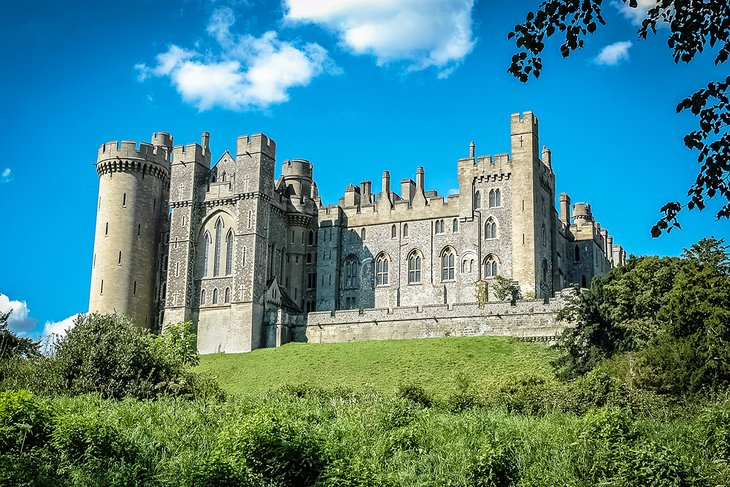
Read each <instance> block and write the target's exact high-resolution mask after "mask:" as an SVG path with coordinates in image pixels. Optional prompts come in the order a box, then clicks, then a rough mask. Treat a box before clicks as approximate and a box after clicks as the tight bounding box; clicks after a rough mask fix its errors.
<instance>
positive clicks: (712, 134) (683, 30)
mask: <svg viewBox="0 0 730 487" xmlns="http://www.w3.org/2000/svg"><path fill="white" fill-rule="evenodd" d="M622 3H623V4H625V5H627V6H628V7H630V8H637V1H636V0H622ZM601 6H602V1H601V0H544V1H543V2H542V3H541V4H540V6H539V7H538V9H537V10H536V11H534V12H529V13H528V14H527V17H526V19H525V22H524V23H522V24H518V25H516V26H515V28H514V30H513V31H512V32H510V33H509V35H508V38H510V39H514V40H515V43H516V47H517V49H518V50H519V52H517V53H516V54H515V55H514V56H512V63H511V65H510V67H509V69H508V71H509V72H510V73H512V74H513V75H514V76H515V77H517V78H518V79H519V80H520V81H522V82H526V81H527V80H528V79H529V78H530V76H534V77H535V78H538V77H539V76H540V73H541V72H542V69H543V64H542V58H541V53H542V51H543V49H544V48H545V40H546V39H547V38H549V37H552V36H554V35H556V34H560V35H561V36H562V35H564V38H565V40H564V42H563V44H562V45H561V46H560V52H561V53H562V55H563V57H567V56H569V55H570V53H571V52H572V51H574V50H576V49H580V48H582V47H583V45H584V38H585V37H586V36H587V35H589V34H592V33H594V32H595V31H596V30H597V29H598V26H599V25H605V23H606V22H605V20H604V19H603V16H602V14H601ZM658 25H660V26H666V27H667V29H661V31H660V32H662V33H664V32H667V34H668V37H667V44H668V46H669V49H670V51H671V52H672V57H673V59H674V62H676V63H679V62H684V63H689V62H690V61H692V60H693V59H694V58H695V56H696V55H697V54H698V53H701V52H703V51H705V50H707V49H708V48H709V49H712V48H716V50H717V53H716V55H715V64H716V65H718V64H722V63H725V62H726V61H727V59H728V57H729V55H730V3H728V2H727V0H703V1H700V0H692V1H687V0H657V2H656V4H655V6H653V7H652V8H650V9H649V11H648V12H647V15H646V18H645V19H644V20H643V21H642V24H641V27H640V28H639V31H638V35H639V38H641V39H646V38H647V36H648V35H649V33H652V34H657V26H658ZM728 87H730V76H728V77H727V78H726V79H724V80H718V81H715V82H710V83H708V85H707V86H706V87H705V88H702V89H700V90H699V91H697V92H696V93H694V94H692V95H690V96H688V97H687V98H685V99H684V100H682V101H681V102H680V103H679V104H678V105H677V112H681V111H684V110H689V111H690V112H691V113H692V114H693V115H695V116H697V117H699V120H698V129H697V130H695V131H693V132H691V133H689V134H687V135H686V136H685V138H684V144H685V146H687V147H688V148H689V149H696V150H697V151H698V156H697V161H698V162H699V163H700V165H701V167H700V171H699V174H698V175H697V178H696V179H695V182H694V184H693V185H692V186H691V187H690V189H689V191H688V194H687V196H688V200H687V201H686V202H684V203H682V202H680V201H673V202H669V203H667V204H665V205H664V206H663V207H662V208H661V211H662V212H663V213H664V215H663V216H662V217H661V218H660V220H659V221H658V222H657V224H656V225H654V227H653V228H652V229H651V233H652V236H654V237H658V236H659V235H661V233H662V232H663V231H664V230H666V231H670V230H671V229H672V228H673V227H679V226H680V225H679V221H678V220H677V215H678V214H679V212H680V211H681V210H682V209H683V208H688V209H690V210H692V209H695V208H697V209H700V210H701V209H703V208H704V206H705V200H706V198H713V197H715V196H720V197H721V198H722V200H723V201H724V204H723V206H722V208H720V210H719V211H718V213H717V218H718V219H719V218H721V217H725V218H728V217H730V130H729V129H728V127H730V98H729V97H728V94H729V91H728Z"/></svg>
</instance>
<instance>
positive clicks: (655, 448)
mask: <svg viewBox="0 0 730 487" xmlns="http://www.w3.org/2000/svg"><path fill="white" fill-rule="evenodd" d="M616 461H618V462H620V465H619V468H618V474H617V476H616V478H615V479H614V480H615V484H616V485H621V486H643V485H652V486H657V487H661V486H667V487H670V486H671V487H689V486H696V485H701V484H700V479H699V478H698V477H697V476H696V475H695V473H694V471H693V469H692V467H691V466H690V465H689V464H688V463H687V462H686V461H685V460H684V459H683V458H682V457H680V456H679V455H677V454H676V453H675V452H674V451H673V450H671V449H669V448H667V447H665V446H661V445H658V444H656V443H654V442H642V443H637V444H635V445H632V446H631V447H630V448H629V449H628V450H627V451H626V452H625V454H624V455H622V457H620V458H617V459H616Z"/></svg>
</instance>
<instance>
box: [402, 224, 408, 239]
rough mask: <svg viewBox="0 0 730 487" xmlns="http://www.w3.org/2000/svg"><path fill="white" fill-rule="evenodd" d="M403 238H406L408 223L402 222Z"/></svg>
mask: <svg viewBox="0 0 730 487" xmlns="http://www.w3.org/2000/svg"><path fill="white" fill-rule="evenodd" d="M403 238H408V224H407V223H404V224H403Z"/></svg>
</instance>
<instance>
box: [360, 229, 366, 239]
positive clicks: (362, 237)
mask: <svg viewBox="0 0 730 487" xmlns="http://www.w3.org/2000/svg"><path fill="white" fill-rule="evenodd" d="M365 235H366V233H365V228H364V227H363V228H362V229H361V230H360V240H362V241H363V242H364V241H365Z"/></svg>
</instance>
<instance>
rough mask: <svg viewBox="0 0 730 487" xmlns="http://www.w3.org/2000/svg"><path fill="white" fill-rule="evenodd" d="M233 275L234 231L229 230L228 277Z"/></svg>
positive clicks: (227, 251)
mask: <svg viewBox="0 0 730 487" xmlns="http://www.w3.org/2000/svg"><path fill="white" fill-rule="evenodd" d="M232 273H233V229H230V230H228V235H226V275H227V276H230V275H231V274H232Z"/></svg>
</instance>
